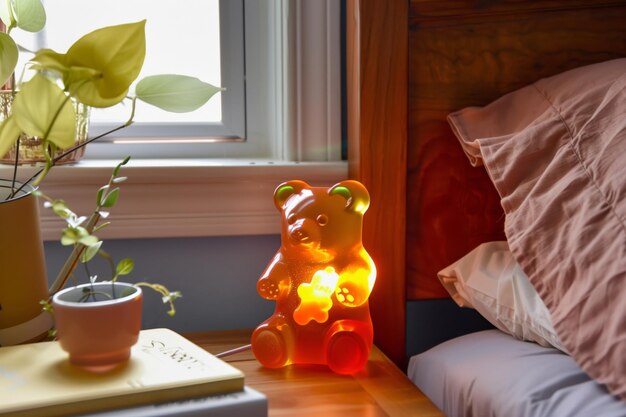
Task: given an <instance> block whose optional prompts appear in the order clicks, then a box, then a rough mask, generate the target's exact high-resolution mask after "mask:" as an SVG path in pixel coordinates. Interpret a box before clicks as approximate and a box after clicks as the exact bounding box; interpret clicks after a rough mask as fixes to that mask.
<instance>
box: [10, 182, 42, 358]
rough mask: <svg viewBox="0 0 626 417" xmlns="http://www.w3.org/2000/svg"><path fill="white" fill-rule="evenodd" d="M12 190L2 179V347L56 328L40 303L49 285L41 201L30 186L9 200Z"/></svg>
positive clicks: (40, 336)
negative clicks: (42, 232)
mask: <svg viewBox="0 0 626 417" xmlns="http://www.w3.org/2000/svg"><path fill="white" fill-rule="evenodd" d="M19 185H20V184H18V186H19ZM10 187H11V181H10V180H3V179H0V346H6V345H15V344H19V343H24V342H29V341H34V340H37V339H41V338H43V337H44V336H45V335H46V333H47V331H48V330H49V329H50V328H51V325H52V319H51V317H50V314H48V313H46V312H43V311H42V308H41V305H40V303H39V302H40V301H41V300H45V299H47V298H48V282H47V278H46V267H45V258H44V253H43V242H42V239H41V233H40V229H39V212H38V208H37V198H36V197H35V196H33V195H32V194H31V193H32V191H33V187H31V186H29V185H27V186H25V187H24V189H23V190H22V191H20V192H19V193H18V194H17V196H15V197H13V198H12V199H10V200H7V196H8V195H9V194H10Z"/></svg>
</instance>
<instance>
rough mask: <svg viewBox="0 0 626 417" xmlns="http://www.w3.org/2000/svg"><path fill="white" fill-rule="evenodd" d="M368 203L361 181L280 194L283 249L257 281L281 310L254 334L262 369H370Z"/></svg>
mask: <svg viewBox="0 0 626 417" xmlns="http://www.w3.org/2000/svg"><path fill="white" fill-rule="evenodd" d="M369 201H370V200H369V194H368V192H367V190H366V189H365V187H364V186H363V185H362V184H361V183H359V182H357V181H343V182H341V183H339V184H336V185H335V186H333V187H331V188H330V189H327V188H323V187H310V186H309V185H308V184H306V183H305V182H303V181H289V182H287V183H284V184H281V185H280V186H279V187H278V188H277V189H276V191H275V193H274V202H275V205H276V207H277V208H278V210H279V211H280V212H281V215H282V228H281V234H282V236H281V237H282V244H281V247H280V249H279V251H278V252H277V253H276V255H275V256H274V258H273V259H272V261H271V262H270V264H269V265H268V267H267V268H266V270H265V272H264V273H263V276H262V277H261V278H260V279H259V281H258V283H257V290H258V292H259V294H260V295H261V296H262V297H263V298H266V299H268V300H274V301H275V302H276V310H275V312H274V314H273V315H272V316H271V317H270V318H268V319H267V320H265V322H263V323H262V324H261V325H260V326H259V327H257V329H256V330H255V331H254V333H253V335H252V350H253V352H254V354H255V356H256V358H257V359H258V360H259V362H261V363H262V364H263V365H265V366H267V367H272V368H276V367H281V366H285V365H289V364H298V363H308V364H328V366H329V367H330V368H331V369H332V370H333V371H335V372H338V373H343V374H349V373H354V372H357V371H359V370H360V369H362V368H363V366H365V363H366V362H367V358H368V356H369V351H370V349H371V346H372V340H373V333H372V322H371V319H370V314H369V305H368V299H369V296H370V293H371V292H372V289H373V287H374V282H375V281H376V267H375V265H374V262H373V261H372V259H371V258H370V256H369V254H368V253H367V251H366V250H365V248H363V245H362V243H361V228H362V222H363V214H364V213H365V211H366V210H367V208H368V206H369Z"/></svg>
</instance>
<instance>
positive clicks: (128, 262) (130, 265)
mask: <svg viewBox="0 0 626 417" xmlns="http://www.w3.org/2000/svg"><path fill="white" fill-rule="evenodd" d="M134 268H135V262H133V260H132V259H130V258H124V259H122V260H121V261H120V262H119V263H118V264H117V267H116V268H115V271H116V272H117V275H128V274H130V273H131V272H132V271H133V269H134Z"/></svg>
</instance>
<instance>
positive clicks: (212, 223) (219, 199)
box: [0, 0, 348, 240]
mask: <svg viewBox="0 0 626 417" xmlns="http://www.w3.org/2000/svg"><path fill="white" fill-rule="evenodd" d="M245 1H246V10H248V11H250V10H251V9H252V10H254V6H255V5H257V6H258V7H259V9H258V10H256V11H255V12H256V13H258V15H257V17H258V16H263V18H264V19H266V20H264V22H267V25H266V26H265V28H266V29H269V30H268V31H267V35H268V36H269V38H270V40H271V41H270V42H269V45H268V46H267V49H262V48H261V47H259V48H256V49H255V48H253V47H250V46H248V47H246V62H247V64H248V65H252V64H251V63H252V62H255V61H254V60H255V59H262V58H263V57H266V58H267V61H268V62H267V63H266V66H264V67H263V66H261V67H259V68H261V69H263V70H264V71H258V72H256V73H255V75H253V76H252V75H248V76H247V79H246V83H247V99H246V112H247V138H248V141H247V142H245V145H246V146H243V145H244V143H225V144H224V143H219V144H207V143H200V144H198V143H191V144H188V145H189V148H188V149H189V155H188V157H186V158H162V157H158V156H153V157H150V155H148V157H147V158H143V159H142V158H133V160H131V163H130V164H129V165H128V166H126V167H124V168H123V173H124V175H125V176H128V177H129V180H128V181H127V182H125V183H123V184H122V194H121V198H120V201H119V203H118V205H117V206H116V207H115V208H114V209H113V211H112V214H111V218H110V220H111V221H112V224H111V225H110V226H109V227H107V228H105V229H103V230H102V231H101V232H100V233H99V236H100V237H101V238H160V237H188V236H189V237H191V236H224V235H254V234H276V233H279V231H280V228H279V214H278V212H277V210H276V208H275V207H274V204H273V200H272V195H273V191H274V189H275V187H276V186H277V185H278V184H279V183H281V182H283V181H286V180H290V179H302V180H304V181H307V182H309V183H310V184H312V185H332V184H334V183H336V182H338V181H341V180H343V179H345V178H347V175H348V168H347V163H346V162H345V161H341V160H340V143H341V126H340V125H341V110H340V109H341V105H340V94H341V93H340V91H341V81H340V73H339V70H338V69H337V66H338V65H331V64H335V63H338V62H340V48H339V36H340V34H339V19H340V12H339V2H338V1H336V0H324V1H314V2H312V1H307V0H268V1H267V3H265V2H260V1H258V0H245ZM250 20H256V21H257V22H259V21H260V20H259V19H250ZM246 23H250V22H249V21H248V20H247V22H246ZM258 26H259V27H257V29H256V30H259V31H260V30H262V29H263V27H261V26H262V25H258ZM324 28H325V30H324ZM254 30H255V29H246V36H247V37H248V39H250V37H251V36H252V34H253V32H254ZM285 33H289V34H290V36H288V37H286V36H284V34H285ZM313 51H314V52H315V53H314V54H312V52H313ZM259 65H260V64H259ZM255 77H257V78H258V79H257V80H256V81H261V82H260V86H261V87H263V85H265V90H263V88H260V89H259V90H257V91H254V89H251V88H250V85H251V83H253V81H255V80H254V78H255ZM270 85H273V87H272V88H270V87H269V86H270ZM255 135H259V137H261V138H263V137H264V138H265V139H267V140H266V141H261V140H259V141H258V142H257V141H253V140H252V138H254V137H255ZM261 143H262V144H261ZM250 144H252V146H248V145H250ZM209 145H210V146H219V147H222V146H224V147H238V146H239V147H241V149H247V150H242V151H239V150H238V153H237V152H235V154H234V156H233V154H228V157H227V158H206V157H204V158H198V155H202V154H201V153H199V152H200V151H198V149H199V148H202V147H203V146H209ZM92 146H94V147H95V146H107V144H96V143H94V144H90V145H89V147H88V152H89V151H90V148H91V147H92ZM162 146H165V147H168V146H172V145H169V144H167V145H165V144H164V145H162ZM174 146H175V145H174ZM151 148H152V146H151ZM131 154H132V152H131ZM223 155H226V150H224V153H223ZM183 156H187V155H183ZM117 162H118V160H110V159H85V160H83V161H81V162H80V163H78V164H76V165H73V166H60V167H55V168H54V169H53V170H52V171H51V173H50V174H49V175H48V177H47V178H46V180H45V181H44V184H43V186H42V189H43V191H44V192H46V193H48V194H49V195H51V196H53V197H57V198H63V199H65V200H66V201H68V203H69V204H70V206H71V207H72V208H73V209H74V210H75V211H77V212H78V213H81V214H82V213H88V212H89V211H90V210H92V209H93V200H94V198H95V193H96V191H97V189H98V188H99V186H101V185H102V184H103V183H104V182H106V181H107V179H108V177H109V175H110V172H111V169H112V167H113V166H114V165H115V164H116V163H117ZM10 171H11V168H10V167H9V166H3V167H0V176H3V177H6V176H8V175H10ZM32 172H33V169H26V170H22V175H21V176H22V177H26V176H27V175H29V173H32ZM41 223H42V234H43V237H44V239H46V240H57V239H58V237H59V231H60V229H61V226H62V223H61V222H60V221H59V220H58V219H56V218H55V217H54V216H53V215H52V214H51V213H50V212H48V211H47V210H43V209H42V210H41Z"/></svg>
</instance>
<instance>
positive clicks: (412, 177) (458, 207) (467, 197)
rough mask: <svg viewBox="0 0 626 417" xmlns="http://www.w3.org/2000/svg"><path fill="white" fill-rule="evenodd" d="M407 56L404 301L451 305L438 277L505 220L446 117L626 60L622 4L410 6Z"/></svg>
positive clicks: (494, 236)
mask: <svg viewBox="0 0 626 417" xmlns="http://www.w3.org/2000/svg"><path fill="white" fill-rule="evenodd" d="M408 47H409V87H408V88H409V101H408V108H409V110H408V125H409V127H408V131H409V133H408V146H407V154H408V157H407V158H408V162H407V165H408V174H407V175H408V178H407V195H408V197H407V286H408V294H407V295H408V298H409V299H423V298H439V297H447V292H445V290H444V289H443V288H442V287H441V286H440V284H439V282H438V280H437V278H436V273H437V271H439V270H440V269H442V268H444V267H446V266H447V265H449V264H450V263H452V262H453V261H455V260H456V259H458V258H459V257H461V256H462V255H464V254H465V253H467V252H468V251H470V250H471V249H473V248H474V247H475V246H476V245H478V244H479V243H481V242H484V241H489V240H498V239H503V238H504V234H503V219H504V217H503V212H502V209H501V208H500V205H499V197H498V196H497V194H496V192H495V190H494V188H493V186H492V185H491V183H490V181H489V179H488V177H487V175H486V173H485V171H484V169H482V168H471V167H470V165H469V162H468V160H467V158H466V157H465V155H464V154H463V153H462V151H461V148H460V145H459V144H458V143H457V141H456V139H455V138H454V135H453V134H452V132H451V130H450V128H449V126H448V124H447V122H446V119H445V118H446V115H447V114H448V113H450V112H452V111H455V110H459V109H461V108H463V107H466V106H482V105H485V104H488V103H489V102H491V101H493V100H494V99H496V98H498V97H500V96H501V95H503V94H505V93H508V92H511V91H514V90H516V89H518V88H520V87H523V86H525V85H527V84H529V83H532V82H534V81H536V80H537V79H540V78H543V77H547V76H551V75H555V74H558V73H560V72H562V71H565V70H568V69H571V68H575V67H578V66H582V65H586V64H590V63H595V62H601V61H604V60H608V59H613V58H617V57H623V56H626V1H597V2H589V1H582V0H571V1H557V0H550V1H548V0H533V1H521V0H499V1H495V0H491V1H490V0H482V1H469V0H467V1H461V0H455V1H447V0H444V1H441V0H428V1H426V0H413V1H411V3H410V13H409V46H408Z"/></svg>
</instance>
